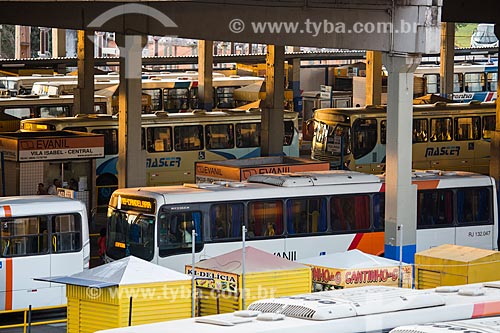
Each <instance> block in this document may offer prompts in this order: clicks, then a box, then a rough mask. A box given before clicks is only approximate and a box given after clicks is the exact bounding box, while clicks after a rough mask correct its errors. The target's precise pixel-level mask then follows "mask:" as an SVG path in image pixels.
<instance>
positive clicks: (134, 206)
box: [116, 195, 156, 214]
mask: <svg viewBox="0 0 500 333" xmlns="http://www.w3.org/2000/svg"><path fill="white" fill-rule="evenodd" d="M116 208H117V209H120V210H134V211H140V212H144V213H149V214H154V213H155V211H156V200H155V199H151V198H141V197H128V196H123V195H119V196H118V202H117V204H116Z"/></svg>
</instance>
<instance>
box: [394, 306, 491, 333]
mask: <svg viewBox="0 0 500 333" xmlns="http://www.w3.org/2000/svg"><path fill="white" fill-rule="evenodd" d="M499 312H500V311H497V312H496V313H495V314H494V316H493V317H486V318H483V317H481V318H474V319H466V320H457V321H444V322H443V321H441V322H434V323H433V322H428V323H424V324H417V325H408V326H400V327H396V328H395V329H393V330H391V332H390V333H408V332H412V333H449V332H467V333H494V332H498V331H499V330H500V317H498V315H499Z"/></svg>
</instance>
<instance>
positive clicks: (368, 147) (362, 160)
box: [352, 118, 385, 173]
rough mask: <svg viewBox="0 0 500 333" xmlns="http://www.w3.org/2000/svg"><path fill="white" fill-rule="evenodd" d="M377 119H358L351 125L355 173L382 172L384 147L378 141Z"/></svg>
mask: <svg viewBox="0 0 500 333" xmlns="http://www.w3.org/2000/svg"><path fill="white" fill-rule="evenodd" d="M377 126H378V125H377V119H375V118H358V119H356V120H354V122H353V124H352V154H353V157H354V160H355V161H356V168H355V171H360V172H367V173H373V172H376V173H379V172H382V169H383V165H382V159H383V157H384V152H383V151H384V150H385V145H381V144H380V142H379V140H378V133H377V132H378V131H377Z"/></svg>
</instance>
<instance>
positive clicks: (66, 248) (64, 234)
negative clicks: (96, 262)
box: [51, 214, 82, 252]
mask: <svg viewBox="0 0 500 333" xmlns="http://www.w3.org/2000/svg"><path fill="white" fill-rule="evenodd" d="M51 231H52V240H51V241H52V244H51V245H52V252H71V251H77V250H79V249H80V248H81V246H82V244H81V237H82V236H81V232H82V226H81V221H80V218H79V216H78V215H69V214H68V215H56V216H53V217H52V230H51Z"/></svg>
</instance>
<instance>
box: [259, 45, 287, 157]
mask: <svg viewBox="0 0 500 333" xmlns="http://www.w3.org/2000/svg"><path fill="white" fill-rule="evenodd" d="M266 65H267V68H266V100H265V102H264V108H263V110H262V124H261V132H260V140H261V141H260V145H261V150H262V152H261V155H262V156H273V155H282V154H283V135H284V133H283V102H284V100H285V86H284V84H283V78H284V77H285V47H284V46H278V45H268V46H267V53H266Z"/></svg>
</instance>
